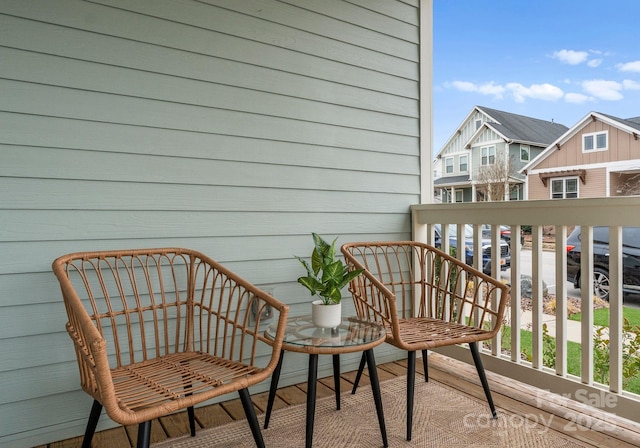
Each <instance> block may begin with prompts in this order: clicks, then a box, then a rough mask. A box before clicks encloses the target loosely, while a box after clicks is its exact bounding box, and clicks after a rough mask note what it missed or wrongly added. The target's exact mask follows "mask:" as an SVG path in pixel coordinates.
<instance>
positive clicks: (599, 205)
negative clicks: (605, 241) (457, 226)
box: [411, 196, 640, 227]
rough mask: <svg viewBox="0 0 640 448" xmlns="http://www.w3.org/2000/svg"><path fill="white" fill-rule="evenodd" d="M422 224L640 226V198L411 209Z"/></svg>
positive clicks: (428, 205) (444, 205) (450, 205)
mask: <svg viewBox="0 0 640 448" xmlns="http://www.w3.org/2000/svg"><path fill="white" fill-rule="evenodd" d="M411 211H412V213H413V215H414V222H416V223H418V224H437V223H443V222H449V223H458V222H460V223H468V224H496V225H498V224H514V225H515V224H528V225H548V224H554V225H567V226H571V225H577V224H579V225H583V226H634V227H638V226H640V196H629V197H615V198H584V199H561V200H559V199H549V200H542V201H508V202H465V203H454V204H417V205H413V206H411Z"/></svg>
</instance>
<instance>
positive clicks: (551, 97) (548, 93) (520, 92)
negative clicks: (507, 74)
mask: <svg viewBox="0 0 640 448" xmlns="http://www.w3.org/2000/svg"><path fill="white" fill-rule="evenodd" d="M507 89H508V90H509V91H510V92H511V93H512V94H513V97H514V99H515V100H516V102H518V103H522V102H524V101H525V99H527V98H532V99H536V100H544V101H555V100H558V99H560V98H562V97H563V96H564V92H563V91H562V89H560V88H559V87H556V86H553V85H551V84H547V83H545V84H532V85H531V86H530V87H525V86H523V85H522V84H520V83H517V82H510V83H509V84H507Z"/></svg>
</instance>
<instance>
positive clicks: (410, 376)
mask: <svg viewBox="0 0 640 448" xmlns="http://www.w3.org/2000/svg"><path fill="white" fill-rule="evenodd" d="M415 384H416V352H415V351H413V352H409V357H408V359H407V440H411V428H412V427H413V394H414V390H415Z"/></svg>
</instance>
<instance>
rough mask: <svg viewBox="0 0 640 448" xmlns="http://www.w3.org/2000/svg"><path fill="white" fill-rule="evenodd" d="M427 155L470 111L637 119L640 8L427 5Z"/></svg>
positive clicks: (629, 1) (590, 3)
mask: <svg viewBox="0 0 640 448" xmlns="http://www.w3.org/2000/svg"><path fill="white" fill-rule="evenodd" d="M433 21H434V29H433V79H434V85H433V126H434V137H433V139H434V140H433V153H434V155H435V154H437V153H438V152H439V151H440V150H441V149H442V147H443V145H444V144H445V143H446V142H447V140H448V139H449V138H450V137H451V136H452V135H453V133H454V132H455V131H456V129H457V128H458V127H459V126H460V125H461V124H462V122H463V121H464V119H465V118H466V117H467V115H468V114H469V113H470V112H471V110H472V109H473V107H474V106H485V107H489V108H492V109H498V110H502V111H506V112H511V113H515V114H520V115H526V116H529V117H534V118H539V119H543V120H549V121H551V120H554V121H555V122H557V123H561V124H564V125H565V126H567V127H569V128H571V127H573V125H575V124H577V122H578V121H580V120H581V119H582V118H584V117H585V116H586V115H587V114H589V113H590V112H592V111H596V112H602V113H605V114H609V115H613V116H616V117H619V118H631V117H638V116H640V0H608V1H602V0H580V1H576V0H554V1H549V0H533V1H531V0H528V1H527V0H486V1H478V0H434V1H433Z"/></svg>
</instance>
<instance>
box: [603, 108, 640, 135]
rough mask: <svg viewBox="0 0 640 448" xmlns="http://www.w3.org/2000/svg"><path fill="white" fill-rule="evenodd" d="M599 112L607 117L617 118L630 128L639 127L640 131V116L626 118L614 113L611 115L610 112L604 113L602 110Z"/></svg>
mask: <svg viewBox="0 0 640 448" xmlns="http://www.w3.org/2000/svg"><path fill="white" fill-rule="evenodd" d="M599 114H600V115H604V116H605V117H608V118H611V119H612V120H615V121H617V122H619V123H622V124H624V125H627V126H629V127H630V128H633V129H637V130H638V131H640V117H634V118H626V119H625V118H618V117H614V116H613V115H609V114H603V113H602V112H599Z"/></svg>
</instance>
